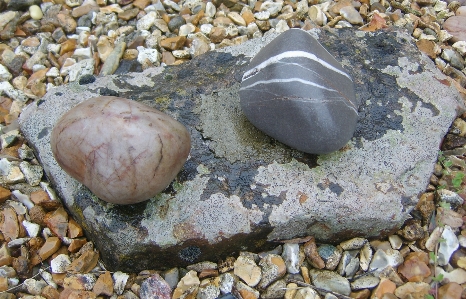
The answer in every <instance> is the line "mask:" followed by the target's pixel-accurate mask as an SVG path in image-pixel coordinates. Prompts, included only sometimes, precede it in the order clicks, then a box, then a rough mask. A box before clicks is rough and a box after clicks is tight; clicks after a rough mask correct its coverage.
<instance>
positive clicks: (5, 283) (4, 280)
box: [0, 276, 8, 292]
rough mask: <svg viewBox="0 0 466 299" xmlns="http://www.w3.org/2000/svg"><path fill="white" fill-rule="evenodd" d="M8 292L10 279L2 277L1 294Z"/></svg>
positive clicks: (0, 279)
mask: <svg viewBox="0 0 466 299" xmlns="http://www.w3.org/2000/svg"><path fill="white" fill-rule="evenodd" d="M6 290H8V278H7V277H1V276H0V292H5V291H6Z"/></svg>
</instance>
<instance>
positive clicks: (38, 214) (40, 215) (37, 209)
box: [29, 205, 47, 226]
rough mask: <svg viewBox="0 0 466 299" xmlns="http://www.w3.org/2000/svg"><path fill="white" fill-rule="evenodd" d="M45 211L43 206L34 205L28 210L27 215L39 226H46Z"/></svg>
mask: <svg viewBox="0 0 466 299" xmlns="http://www.w3.org/2000/svg"><path fill="white" fill-rule="evenodd" d="M45 214H47V213H46V211H45V210H44V208H43V207H41V206H38V205H35V206H33V207H32V208H31V209H30V210H29V217H30V219H31V221H32V222H35V223H37V224H39V225H40V226H46V224H45V222H44V217H45Z"/></svg>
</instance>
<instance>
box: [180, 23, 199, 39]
mask: <svg viewBox="0 0 466 299" xmlns="http://www.w3.org/2000/svg"><path fill="white" fill-rule="evenodd" d="M195 30H196V26H194V25H193V24H191V23H188V24H184V25H181V26H180V28H179V32H178V34H179V35H180V36H187V35H188V34H190V33H193V32H194V31H195Z"/></svg>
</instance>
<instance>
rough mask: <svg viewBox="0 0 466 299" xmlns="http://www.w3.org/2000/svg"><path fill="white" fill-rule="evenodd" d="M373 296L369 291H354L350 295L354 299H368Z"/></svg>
mask: <svg viewBox="0 0 466 299" xmlns="http://www.w3.org/2000/svg"><path fill="white" fill-rule="evenodd" d="M370 295H371V291H369V290H368V289H364V290H360V291H354V292H351V293H350V295H349V296H350V297H351V298H354V299H367V298H369V296H370Z"/></svg>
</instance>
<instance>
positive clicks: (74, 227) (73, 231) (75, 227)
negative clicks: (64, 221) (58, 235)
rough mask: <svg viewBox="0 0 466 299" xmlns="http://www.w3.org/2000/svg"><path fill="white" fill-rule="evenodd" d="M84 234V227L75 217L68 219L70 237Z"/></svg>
mask: <svg viewBox="0 0 466 299" xmlns="http://www.w3.org/2000/svg"><path fill="white" fill-rule="evenodd" d="M82 236H83V229H82V227H81V226H80V225H79V224H78V223H77V222H76V221H75V220H74V219H73V218H70V219H69V220H68V238H72V239H73V238H78V237H82Z"/></svg>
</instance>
